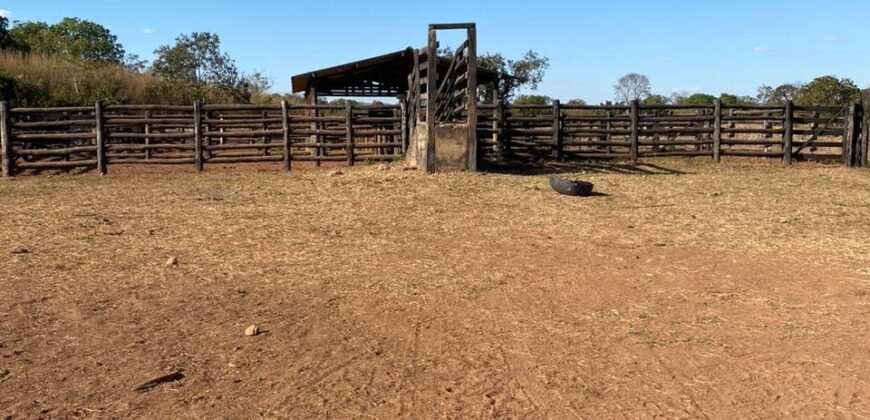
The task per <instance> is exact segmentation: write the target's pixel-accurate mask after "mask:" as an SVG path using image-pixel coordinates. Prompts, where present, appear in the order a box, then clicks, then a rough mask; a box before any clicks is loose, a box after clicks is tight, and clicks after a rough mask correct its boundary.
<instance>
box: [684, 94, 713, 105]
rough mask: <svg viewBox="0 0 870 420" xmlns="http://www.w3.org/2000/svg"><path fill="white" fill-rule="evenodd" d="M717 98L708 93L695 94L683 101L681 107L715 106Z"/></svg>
mask: <svg viewBox="0 0 870 420" xmlns="http://www.w3.org/2000/svg"><path fill="white" fill-rule="evenodd" d="M715 100H716V97H715V96H713V95H708V94H706V93H693V94H691V95H689V97H687V98H685V99H683V100H682V101H681V102H680V105H713V102H714V101H715Z"/></svg>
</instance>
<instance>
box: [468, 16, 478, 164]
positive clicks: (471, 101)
mask: <svg viewBox="0 0 870 420" xmlns="http://www.w3.org/2000/svg"><path fill="white" fill-rule="evenodd" d="M467 34H468V47H467V51H466V54H467V56H468V64H467V69H466V71H467V72H468V81H467V86H466V90H467V95H468V100H467V102H466V107H467V111H468V164H467V168H468V170H470V171H477V164H478V152H477V147H478V144H477V28H476V27H475V26H474V24H471V26H469V27H468V30H467Z"/></svg>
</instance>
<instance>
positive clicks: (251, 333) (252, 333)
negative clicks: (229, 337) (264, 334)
mask: <svg viewBox="0 0 870 420" xmlns="http://www.w3.org/2000/svg"><path fill="white" fill-rule="evenodd" d="M259 333H260V329H259V328H257V326H256V325H251V326H250V327H248V328H245V335H246V336H248V337H253V336H255V335H257V334H259Z"/></svg>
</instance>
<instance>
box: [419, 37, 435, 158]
mask: <svg viewBox="0 0 870 420" xmlns="http://www.w3.org/2000/svg"><path fill="white" fill-rule="evenodd" d="M437 49H438V38H437V36H436V34H435V28H434V27H432V26H431V25H430V26H429V42H428V43H427V47H426V51H427V54H426V150H424V151H422V152H423V153H422V158H423V159H421V160H422V161H423V162H421V163H422V165H421V166H422V167H423V169H424V170H425V171H426V172H428V173H433V172H435V137H436V136H435V125H436V121H435V118H436V115H435V105H436V103H435V99H436V98H437V97H438V79H437V77H438V67H437V56H436V54H435V52H436V50H437Z"/></svg>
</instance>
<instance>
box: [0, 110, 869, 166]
mask: <svg viewBox="0 0 870 420" xmlns="http://www.w3.org/2000/svg"><path fill="white" fill-rule="evenodd" d="M477 109H479V110H480V112H479V115H478V121H477V124H476V128H477V130H476V133H477V136H478V142H477V144H478V148H479V149H480V153H479V158H480V159H481V161H483V162H517V161H519V162H527V163H533V162H540V161H544V160H562V161H567V160H585V159H640V158H646V157H657V156H707V157H710V158H712V159H714V160H716V161H718V160H720V159H721V158H722V157H723V156H725V157H727V156H748V157H757V158H769V159H781V160H782V161H783V163H785V164H788V163H791V162H793V161H802V160H820V161H828V162H839V163H843V164H845V165H848V166H864V167H866V166H867V165H868V163H867V150H868V144H867V138H868V136H867V128H868V125H867V124H866V122H865V121H866V119H867V118H866V116H865V115H864V112H863V106H862V105H861V104H860V103H854V104H851V105H849V106H846V107H842V108H839V107H818V106H796V105H792V104H790V103H789V104H785V105H782V106H774V105H770V106H768V105H765V106H757V105H752V106H750V105H722V104H720V103H719V102H717V103H716V104H714V105H713V106H673V105H655V106H644V105H639V104H637V103H633V104H631V105H629V106H622V105H611V106H588V105H582V106H578V105H562V104H560V103H559V102H555V103H554V104H553V105H516V106H514V105H507V104H501V103H499V104H477ZM312 111H316V112H317V115H316V116H312V115H311V113H312ZM418 112H421V111H420V108H418V107H415V106H414V104H413V103H412V104H410V105H407V106H406V105H405V104H401V105H359V104H353V103H350V102H346V103H345V104H343V105H327V104H317V105H310V104H301V105H289V104H287V103H282V104H280V105H199V104H193V105H102V104H99V103H98V104H95V106H93V107H62V108H12V109H9V107H8V106H7V104H6V103H0V114H2V115H0V134H2V151H3V153H2V168H3V175H4V176H12V175H14V174H16V173H19V172H21V171H24V170H34V171H40V170H49V169H51V170H56V169H74V168H91V169H97V170H98V171H100V172H101V173H105V172H106V171H107V169H108V167H109V166H111V165H120V164H185V165H194V166H195V167H196V169H197V170H203V168H204V167H205V166H207V165H208V164H214V163H244V162H282V163H283V166H284V167H285V168H286V169H288V170H289V169H290V168H291V165H292V162H294V161H311V162H314V163H315V164H318V165H319V164H320V163H321V162H336V163H341V164H346V165H354V164H355V163H357V162H365V161H369V162H375V161H396V160H399V159H401V158H402V157H403V156H404V155H405V152H406V151H407V149H408V147H409V144H410V142H411V140H410V138H409V133H410V130H412V128H411V127H409V124H408V123H407V122H408V121H409V120H411V121H413V120H415V119H416V118H413V117H411V118H408V117H409V116H408V114H409V113H418ZM411 115H413V114H411ZM424 121H425V120H424ZM312 124H315V125H314V126H312Z"/></svg>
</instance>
